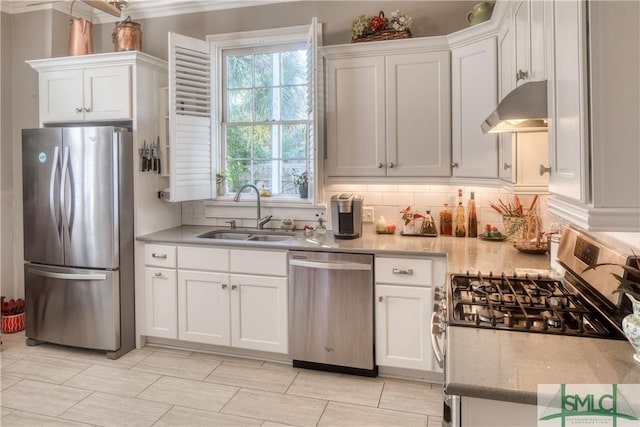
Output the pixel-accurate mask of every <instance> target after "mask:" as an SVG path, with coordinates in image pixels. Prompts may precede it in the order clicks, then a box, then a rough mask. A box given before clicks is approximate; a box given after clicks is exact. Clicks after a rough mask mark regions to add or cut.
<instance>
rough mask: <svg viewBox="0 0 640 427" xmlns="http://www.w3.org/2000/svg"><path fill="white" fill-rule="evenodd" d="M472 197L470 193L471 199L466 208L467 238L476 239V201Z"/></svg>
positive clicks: (472, 194)
mask: <svg viewBox="0 0 640 427" xmlns="http://www.w3.org/2000/svg"><path fill="white" fill-rule="evenodd" d="M474 196H475V195H474V193H473V191H472V192H471V198H470V199H469V205H468V206H467V210H468V211H469V215H468V218H469V226H468V227H467V229H468V231H469V233H468V234H469V237H478V214H477V212H476V200H475V198H474Z"/></svg>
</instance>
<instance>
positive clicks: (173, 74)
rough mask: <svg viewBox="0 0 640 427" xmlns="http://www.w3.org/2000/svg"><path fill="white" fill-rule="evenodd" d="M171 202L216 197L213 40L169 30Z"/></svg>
mask: <svg viewBox="0 0 640 427" xmlns="http://www.w3.org/2000/svg"><path fill="white" fill-rule="evenodd" d="M168 57H169V129H170V130H169V134H170V141H169V148H170V151H169V159H170V160H169V164H170V177H169V181H170V195H169V201H171V202H182V201H187V200H203V199H211V198H212V197H213V188H214V179H215V177H214V176H213V168H212V165H213V161H212V160H213V159H212V155H213V151H212V135H211V95H212V93H211V87H212V85H211V54H210V52H209V43H208V42H206V41H203V40H198V39H193V38H191V37H186V36H182V35H180V34H175V33H171V32H170V33H169V56H168Z"/></svg>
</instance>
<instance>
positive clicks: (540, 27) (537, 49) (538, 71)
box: [529, 0, 551, 81]
mask: <svg viewBox="0 0 640 427" xmlns="http://www.w3.org/2000/svg"><path fill="white" fill-rule="evenodd" d="M550 7H551V2H547V1H544V0H531V4H530V11H529V13H530V15H531V16H530V19H529V23H530V27H529V43H530V48H529V52H530V53H529V60H530V64H529V80H535V81H539V80H544V79H546V78H547V71H546V70H547V59H546V52H547V50H546V37H547V36H548V31H545V29H546V26H547V22H546V21H545V8H550Z"/></svg>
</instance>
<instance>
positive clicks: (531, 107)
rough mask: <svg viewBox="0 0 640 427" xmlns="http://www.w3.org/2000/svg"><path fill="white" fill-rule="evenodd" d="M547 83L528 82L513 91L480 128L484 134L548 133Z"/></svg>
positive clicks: (544, 81)
mask: <svg viewBox="0 0 640 427" xmlns="http://www.w3.org/2000/svg"><path fill="white" fill-rule="evenodd" d="M547 118H548V114H547V81H546V80H543V81H539V82H528V83H525V84H523V85H522V86H518V87H517V88H515V89H514V90H512V91H511V92H510V93H509V94H508V95H507V96H505V97H504V99H503V100H502V101H500V103H499V104H498V107H497V108H496V109H495V111H494V112H493V113H491V114H490V115H489V117H487V118H486V119H485V120H484V121H483V122H482V124H481V125H480V127H481V128H482V132H484V133H506V132H546V131H547Z"/></svg>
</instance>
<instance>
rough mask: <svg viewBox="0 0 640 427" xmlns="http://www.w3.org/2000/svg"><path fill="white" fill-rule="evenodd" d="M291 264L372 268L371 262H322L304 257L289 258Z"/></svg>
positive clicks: (339, 268)
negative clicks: (304, 258)
mask: <svg viewBox="0 0 640 427" xmlns="http://www.w3.org/2000/svg"><path fill="white" fill-rule="evenodd" d="M289 265H290V266H295V267H305V268H317V269H322V270H343V271H345V270H346V271H348V270H357V271H370V270H371V269H372V267H371V264H362V263H359V262H322V261H308V260H303V259H292V260H289Z"/></svg>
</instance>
